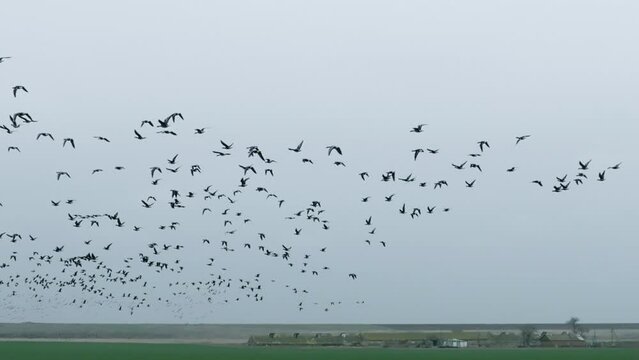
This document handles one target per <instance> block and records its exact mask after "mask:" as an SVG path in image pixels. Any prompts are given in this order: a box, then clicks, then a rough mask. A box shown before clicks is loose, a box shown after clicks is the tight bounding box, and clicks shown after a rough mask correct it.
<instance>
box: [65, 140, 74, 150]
mask: <svg viewBox="0 0 639 360" xmlns="http://www.w3.org/2000/svg"><path fill="white" fill-rule="evenodd" d="M67 143H69V144H71V147H72V148H74V149H75V141H74V140H73V139H72V138H64V139H63V140H62V147H64V146H65V145H66V144H67Z"/></svg>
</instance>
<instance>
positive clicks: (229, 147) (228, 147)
mask: <svg viewBox="0 0 639 360" xmlns="http://www.w3.org/2000/svg"><path fill="white" fill-rule="evenodd" d="M220 143H221V144H222V148H223V149H224V150H231V149H232V148H233V143H231V144H230V145H229V144H227V143H225V142H224V141H222V140H220Z"/></svg>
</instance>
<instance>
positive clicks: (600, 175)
mask: <svg viewBox="0 0 639 360" xmlns="http://www.w3.org/2000/svg"><path fill="white" fill-rule="evenodd" d="M597 177H598V178H597V181H604V180H606V170H604V171H602V172H600V173H599V174H597Z"/></svg>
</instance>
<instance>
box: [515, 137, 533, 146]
mask: <svg viewBox="0 0 639 360" xmlns="http://www.w3.org/2000/svg"><path fill="white" fill-rule="evenodd" d="M529 137H530V135H523V136H515V139H517V141H516V142H515V145H517V144H519V143H520V142H522V141H524V140H526V139H528V138H529Z"/></svg>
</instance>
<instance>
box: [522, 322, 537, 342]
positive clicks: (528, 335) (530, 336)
mask: <svg viewBox="0 0 639 360" xmlns="http://www.w3.org/2000/svg"><path fill="white" fill-rule="evenodd" d="M519 330H520V331H521V343H522V345H523V346H524V347H529V346H530V345H531V344H532V341H533V340H534V339H535V338H536V337H537V328H536V327H535V326H533V325H524V326H522V327H521V329H519Z"/></svg>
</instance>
